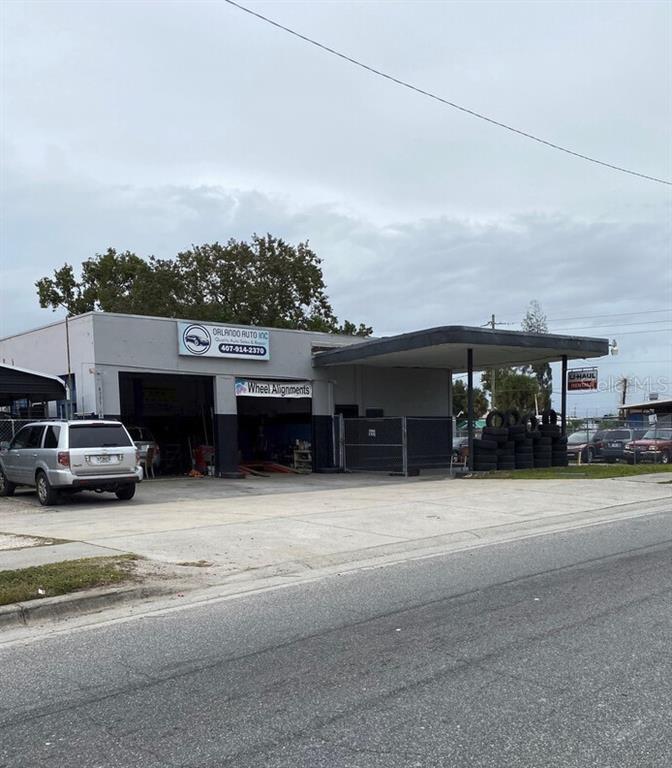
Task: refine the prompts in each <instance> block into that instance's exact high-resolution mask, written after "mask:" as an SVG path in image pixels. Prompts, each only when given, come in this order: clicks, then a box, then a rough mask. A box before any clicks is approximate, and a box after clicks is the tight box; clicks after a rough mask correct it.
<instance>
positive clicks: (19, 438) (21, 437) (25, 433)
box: [9, 427, 31, 450]
mask: <svg viewBox="0 0 672 768" xmlns="http://www.w3.org/2000/svg"><path fill="white" fill-rule="evenodd" d="M30 430H31V427H23V428H22V429H20V430H19V431H18V432H17V433H16V434H15V435H14V439H13V440H12V442H11V443H10V445H9V448H10V450H12V449H14V450H19V449H20V448H25V447H26V446H27V444H28V437H29V435H30Z"/></svg>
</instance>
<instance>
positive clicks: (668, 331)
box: [615, 328, 672, 338]
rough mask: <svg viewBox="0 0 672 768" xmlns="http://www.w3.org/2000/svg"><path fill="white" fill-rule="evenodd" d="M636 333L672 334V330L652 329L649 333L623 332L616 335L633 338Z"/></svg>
mask: <svg viewBox="0 0 672 768" xmlns="http://www.w3.org/2000/svg"><path fill="white" fill-rule="evenodd" d="M634 333H670V334H672V328H650V329H649V330H647V331H623V332H622V333H621V332H620V331H618V332H617V333H616V334H615V335H616V336H618V337H619V338H620V337H621V336H631V335H632V334H634Z"/></svg>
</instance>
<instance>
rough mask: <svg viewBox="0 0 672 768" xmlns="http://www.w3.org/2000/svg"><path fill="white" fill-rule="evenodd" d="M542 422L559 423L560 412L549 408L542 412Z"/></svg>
mask: <svg viewBox="0 0 672 768" xmlns="http://www.w3.org/2000/svg"><path fill="white" fill-rule="evenodd" d="M541 423H542V424H553V425H555V424H557V423H558V414H557V413H556V412H555V411H554V410H553V409H552V408H547V409H546V410H545V411H544V412H543V413H542V414H541Z"/></svg>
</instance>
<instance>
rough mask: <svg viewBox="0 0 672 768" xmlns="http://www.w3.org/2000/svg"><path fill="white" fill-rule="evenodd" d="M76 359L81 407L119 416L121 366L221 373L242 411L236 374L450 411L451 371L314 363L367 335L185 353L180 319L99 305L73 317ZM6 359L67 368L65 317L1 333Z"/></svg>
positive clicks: (361, 399) (399, 408) (423, 411)
mask: <svg viewBox="0 0 672 768" xmlns="http://www.w3.org/2000/svg"><path fill="white" fill-rule="evenodd" d="M68 326H69V334H70V358H71V365H72V371H73V373H74V374H75V378H76V386H77V408H78V411H79V412H80V413H91V412H93V413H99V414H101V415H102V414H105V415H117V416H118V415H119V414H120V412H121V406H120V398H119V373H120V372H136V373H139V372H143V371H144V372H147V373H170V374H175V373H184V374H198V375H203V376H212V377H214V399H215V412H216V413H220V414H235V413H236V410H237V408H236V397H235V391H234V384H235V377H236V376H250V377H258V378H273V379H307V380H312V381H313V413H314V414H315V415H330V414H332V413H333V412H334V405H336V404H342V405H352V404H356V405H357V406H358V407H359V412H360V415H364V413H365V412H366V409H367V408H382V409H383V410H384V412H385V415H386V416H447V415H448V414H449V386H450V373H449V372H448V371H445V370H432V369H415V368H377V367H372V366H371V367H368V366H335V367H331V368H320V367H319V366H315V367H314V366H313V364H312V352H313V347H314V346H320V347H325V346H340V345H342V344H352V343H358V342H360V341H361V339H357V338H352V337H349V336H334V335H332V334H324V333H310V332H305V331H292V330H284V329H268V330H269V331H270V334H271V341H270V343H271V359H270V360H269V361H263V360H244V359H235V358H225V359H218V358H212V357H210V358H207V357H186V356H181V355H179V354H178V336H177V333H178V332H177V321H176V320H173V319H171V318H154V317H143V316H138V315H118V314H110V313H102V312H92V313H88V314H85V315H80V316H79V317H74V318H72V319H70V320H69V322H68ZM0 360H2V361H3V362H7V363H10V364H14V365H18V366H20V367H23V368H29V369H32V370H36V371H42V372H44V373H49V374H52V375H55V376H62V375H65V374H66V372H67V357H66V337H65V322H64V321H59V322H56V323H53V324H51V325H48V326H45V327H43V328H38V329H35V330H32V331H27V332H26V333H22V334H18V335H15V336H10V337H7V338H5V339H0Z"/></svg>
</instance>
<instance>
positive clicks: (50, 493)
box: [35, 470, 58, 507]
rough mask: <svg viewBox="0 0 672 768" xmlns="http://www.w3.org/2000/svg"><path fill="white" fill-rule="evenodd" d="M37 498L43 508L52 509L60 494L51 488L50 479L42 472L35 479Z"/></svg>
mask: <svg viewBox="0 0 672 768" xmlns="http://www.w3.org/2000/svg"><path fill="white" fill-rule="evenodd" d="M35 487H36V488H37V498H38V499H39V502H40V504H41V505H42V506H43V507H51V506H53V505H54V504H56V502H57V501H58V493H57V492H56V491H55V490H54V489H53V488H52V487H51V483H50V482H49V478H48V477H47V476H46V474H45V473H44V472H43V471H42V470H40V471H39V472H38V473H37V476H36V477H35Z"/></svg>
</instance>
